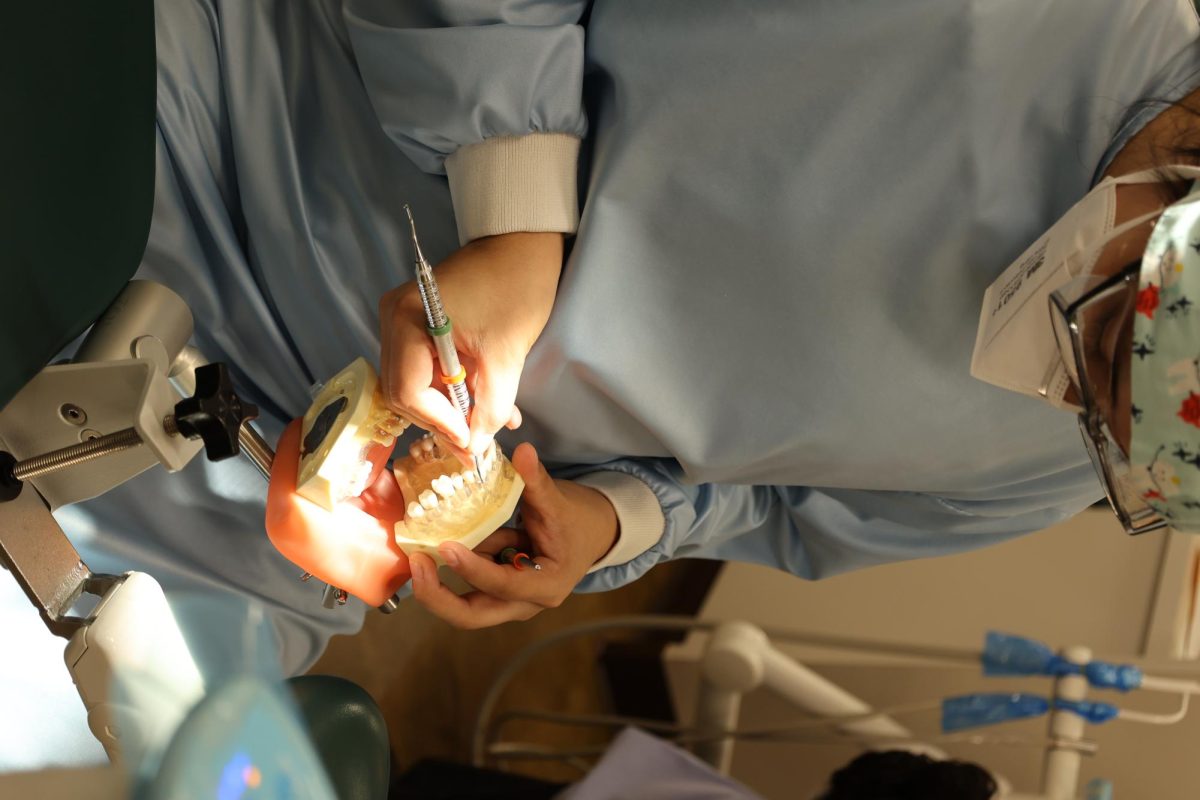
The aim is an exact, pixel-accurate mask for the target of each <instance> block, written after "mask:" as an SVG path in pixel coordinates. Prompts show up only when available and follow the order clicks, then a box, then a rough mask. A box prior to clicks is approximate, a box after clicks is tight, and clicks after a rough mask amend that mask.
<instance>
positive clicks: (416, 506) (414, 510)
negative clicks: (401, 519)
mask: <svg viewBox="0 0 1200 800" xmlns="http://www.w3.org/2000/svg"><path fill="white" fill-rule="evenodd" d="M408 516H409V518H411V519H420V518H421V517H423V516H425V509H423V508H421V504H420V503H418V502H417V501H416V500H413V501H412V502H411V503H409V504H408Z"/></svg>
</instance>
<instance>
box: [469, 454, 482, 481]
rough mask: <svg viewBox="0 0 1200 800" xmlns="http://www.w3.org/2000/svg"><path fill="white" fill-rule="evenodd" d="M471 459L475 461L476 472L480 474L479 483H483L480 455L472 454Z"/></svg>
mask: <svg viewBox="0 0 1200 800" xmlns="http://www.w3.org/2000/svg"><path fill="white" fill-rule="evenodd" d="M471 459H472V460H473V461H474V462H475V474H476V475H478V476H479V483H480V484H482V483H483V469H482V468H481V467H480V466H479V456H476V455H472V456H471Z"/></svg>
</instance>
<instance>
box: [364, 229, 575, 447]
mask: <svg viewBox="0 0 1200 800" xmlns="http://www.w3.org/2000/svg"><path fill="white" fill-rule="evenodd" d="M562 257H563V235H562V234H560V233H506V234H502V235H499V236H489V237H486V238H483V239H479V240H476V241H474V242H471V243H470V244H468V245H466V246H465V247H463V248H461V249H459V250H457V251H456V252H454V253H453V254H452V255H451V256H450V257H449V258H447V259H446V260H445V261H443V262H442V263H441V264H439V265H438V266H437V268H436V276H437V284H438V289H439V290H440V292H441V295H442V302H443V304H444V305H445V308H446V315H447V316H448V317H450V321H451V323H452V324H453V326H454V345H455V347H456V348H457V349H458V354H459V358H460V360H461V361H462V364H463V366H464V367H465V368H466V370H467V384H468V388H469V389H470V391H471V397H472V399H473V400H474V403H475V405H474V408H473V411H472V413H471V420H470V424H469V426H468V424H467V422H466V420H464V419H463V416H462V413H461V412H459V410H458V408H457V407H456V406H455V405H454V404H453V403H452V402H451V401H450V399H449V398H448V397H447V395H446V393H445V388H444V386H443V384H442V379H441V374H442V373H441V370H440V369H439V368H438V365H437V350H436V349H435V348H434V345H433V340H432V339H431V338H430V336H429V334H428V333H427V332H426V330H425V312H424V310H423V308H422V306H421V295H420V293H419V292H418V290H417V284H416V282H415V281H410V282H409V283H406V284H404V285H402V286H399V287H397V288H395V289H392V290H391V291H390V292H388V293H387V294H385V295H384V296H383V298H382V299H381V300H380V302H379V320H380V327H381V331H380V341H381V342H382V346H383V352H382V354H381V358H380V378H381V380H382V385H383V392H384V397H385V398H386V400H387V403H388V405H389V406H390V407H391V408H392V409H393V410H394V411H396V412H397V413H399V414H401V415H402V416H404V417H406V418H407V419H409V420H411V421H413V422H415V423H416V424H417V425H419V426H420V427H422V428H425V429H426V430H430V431H434V432H437V433H440V434H441V436H442V438H443V439H444V440H445V441H446V442H447V444H449V445H450V447H451V449H455V450H456V451H457V454H458V455H459V456H460V457H465V456H466V455H467V454H468V452H470V453H475V454H482V453H483V451H484V450H486V449H487V446H488V443H489V442H491V440H492V437H493V436H494V435H495V434H496V431H498V430H499V429H500V428H501V427H502V426H507V427H509V428H515V427H517V426H518V425H519V424H520V420H521V418H520V412H519V411H518V410H517V408H516V406H515V405H514V400H515V399H516V396H517V384H518V383H519V381H520V378H521V369H522V368H523V367H524V366H525V357H526V356H527V355H528V354H529V349H530V348H531V347H533V343H534V342H535V341H536V340H537V338H538V336H539V335H541V332H542V329H543V328H544V327H546V321H547V320H548V319H549V318H550V309H551V307H552V306H553V305H554V296H555V294H556V293H557V291H558V278H559V274H560V273H561V271H562Z"/></svg>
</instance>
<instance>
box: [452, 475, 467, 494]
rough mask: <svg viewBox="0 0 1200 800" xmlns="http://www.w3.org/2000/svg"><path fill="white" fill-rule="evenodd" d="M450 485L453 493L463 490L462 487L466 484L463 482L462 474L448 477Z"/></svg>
mask: <svg viewBox="0 0 1200 800" xmlns="http://www.w3.org/2000/svg"><path fill="white" fill-rule="evenodd" d="M450 483H452V484H454V491H456V492H457V491H458V490H459V489H461V488H463V485H464V484H465V483H466V482H465V481H464V480H463V476H462V473H461V472H456V473H454V474H453V475H451V476H450Z"/></svg>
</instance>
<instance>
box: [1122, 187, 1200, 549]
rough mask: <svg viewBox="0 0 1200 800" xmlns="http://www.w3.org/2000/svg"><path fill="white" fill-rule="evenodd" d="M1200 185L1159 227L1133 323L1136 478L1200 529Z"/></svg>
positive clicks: (1157, 501)
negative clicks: (1198, 304) (1199, 308)
mask: <svg viewBox="0 0 1200 800" xmlns="http://www.w3.org/2000/svg"><path fill="white" fill-rule="evenodd" d="M1197 302H1200V181H1197V182H1196V183H1194V184H1193V185H1192V190H1191V192H1190V194H1189V195H1188V196H1187V197H1185V198H1184V199H1183V200H1181V201H1179V202H1178V203H1175V204H1174V205H1172V206H1171V207H1170V208H1168V209H1167V210H1166V211H1165V212H1163V215H1162V217H1161V218H1160V219H1159V221H1158V224H1157V225H1155V227H1154V231H1153V233H1151V235H1150V241H1149V242H1148V244H1147V245H1146V251H1145V254H1144V255H1143V257H1142V270H1141V280H1140V282H1139V285H1138V296H1137V306H1136V310H1135V312H1134V324H1133V357H1132V359H1131V366H1130V373H1131V379H1132V390H1133V408H1132V413H1133V435H1132V441H1131V444H1130V466H1131V478H1132V483H1133V485H1134V487H1135V488H1136V490H1137V492H1138V494H1139V496H1140V497H1141V498H1142V499H1143V500H1144V501H1145V502H1146V503H1147V504H1148V505H1149V506H1150V507H1152V508H1153V509H1154V510H1155V511H1157V512H1158V513H1159V514H1161V515H1162V516H1163V517H1164V518H1165V519H1166V520H1167V521H1168V523H1169V524H1171V525H1173V526H1176V527H1181V528H1193V527H1196V526H1197V525H1198V524H1200V310H1197V309H1196V307H1195V303H1197Z"/></svg>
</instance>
